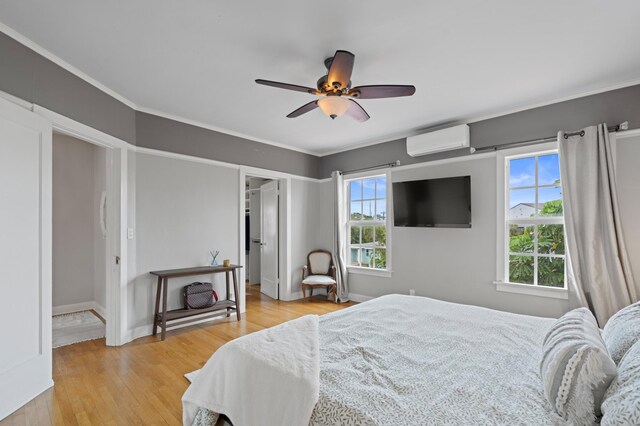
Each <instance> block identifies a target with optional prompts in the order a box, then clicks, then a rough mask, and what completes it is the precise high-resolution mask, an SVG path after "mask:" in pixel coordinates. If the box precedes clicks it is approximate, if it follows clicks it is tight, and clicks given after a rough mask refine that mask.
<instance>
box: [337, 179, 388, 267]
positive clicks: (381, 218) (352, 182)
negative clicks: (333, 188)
mask: <svg viewBox="0 0 640 426" xmlns="http://www.w3.org/2000/svg"><path fill="white" fill-rule="evenodd" d="M346 186H347V191H346V194H347V199H348V213H349V214H348V220H349V224H348V225H349V226H348V232H349V244H348V247H347V259H348V262H349V263H348V265H349V266H350V268H352V269H354V268H355V269H360V268H367V269H369V270H372V271H375V270H378V271H389V270H390V256H389V255H390V253H389V245H388V243H389V237H390V235H389V232H388V230H389V220H390V219H389V215H388V213H387V212H388V199H389V197H388V195H387V194H388V189H387V175H386V174H385V175H379V176H368V177H365V178H357V179H349V180H347V181H346Z"/></svg>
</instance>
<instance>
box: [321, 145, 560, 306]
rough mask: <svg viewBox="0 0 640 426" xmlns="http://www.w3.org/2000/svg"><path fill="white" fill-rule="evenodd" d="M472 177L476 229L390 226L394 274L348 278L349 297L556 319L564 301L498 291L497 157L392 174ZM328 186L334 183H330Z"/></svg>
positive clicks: (398, 176)
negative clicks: (401, 297) (386, 297)
mask: <svg viewBox="0 0 640 426" xmlns="http://www.w3.org/2000/svg"><path fill="white" fill-rule="evenodd" d="M459 175H471V191H472V192H471V194H472V195H471V197H472V200H471V205H472V206H473V208H472V222H473V226H472V228H469V229H464V228H462V229H458V228H400V227H393V228H392V231H391V232H392V244H391V248H392V250H391V256H392V262H393V275H392V276H391V277H390V278H387V277H375V276H371V275H362V274H355V273H350V274H349V290H350V292H351V293H356V294H362V295H366V296H380V295H383V294H389V293H401V294H409V289H415V291H416V294H417V295H418V296H427V297H433V298H436V299H441V300H447V301H451V302H456V303H465V304H472V305H479V306H485V307H489V308H493V309H499V310H503V311H509V312H515V313H520V314H529V315H537V316H547V317H558V316H560V315H562V314H564V313H565V312H566V311H567V310H568V303H567V301H565V300H559V299H550V298H545V297H538V296H530V295H521V294H514V293H504V292H498V291H496V289H495V285H494V284H493V281H494V280H495V277H496V256H497V254H496V233H497V231H496V226H497V225H496V209H497V200H496V188H497V185H496V159H495V158H479V159H475V160H469V161H460V162H455V163H448V164H435V165H428V164H425V166H424V167H418V168H413V169H408V170H398V171H392V181H394V182H395V181H403V180H416V179H429V178H438V177H447V176H459ZM328 185H330V184H328Z"/></svg>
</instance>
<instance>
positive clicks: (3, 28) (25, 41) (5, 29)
mask: <svg viewBox="0 0 640 426" xmlns="http://www.w3.org/2000/svg"><path fill="white" fill-rule="evenodd" d="M0 32H2V33H4V34H6V35H7V36H9V37H11V38H12V39H14V40H15V41H17V42H18V43H20V44H22V45H24V46H26V47H27V48H29V49H31V50H33V51H34V52H36V53H37V54H39V55H41V56H44V57H45V58H46V59H48V60H50V61H51V62H53V63H55V64H56V65H58V66H59V67H61V68H63V69H64V70H66V71H68V72H70V73H71V74H73V75H75V76H76V77H78V78H80V79H82V80H84V81H85V82H87V83H89V84H91V85H92V86H94V87H95V88H97V89H99V90H101V91H102V92H104V93H106V94H107V95H109V96H111V97H113V98H114V99H116V100H118V101H120V102H122V103H123V104H125V105H127V106H128V107H129V108H131V109H133V110H134V111H139V112H143V113H147V114H151V115H157V116H158V117H162V118H166V119H169V120H173V121H177V122H180V123H184V124H188V125H191V126H196V127H200V128H203V129H207V130H212V131H215V132H219V133H225V134H228V135H231V136H236V137H240V138H243V139H247V140H251V141H254V142H258V143H264V144H267V145H272V146H276V147H278V148H284V149H288V150H291V151H297V152H301V153H303V154H308V155H313V156H316V157H326V156H329V155H334V154H339V153H341V152H346V151H352V150H354V149H359V148H365V147H368V146H373V145H379V144H382V143H386V142H391V141H394V140H397V139H402V138H406V137H410V136H415V135H418V134H421V133H425V132H426V131H429V130H430V129H435V128H438V127H441V126H439V125H438V126H432V127H430V128H427V129H421V130H413V131H408V132H399V133H396V134H393V135H390V136H385V137H383V138H382V139H377V140H375V141H370V142H364V143H361V144H354V145H350V146H348V147H344V148H340V149H337V150H331V151H310V150H306V149H303V148H298V147H294V146H291V145H287V144H283V143H280V142H275V141H272V140H269V139H263V138H259V137H255V136H251V135H247V134H244V133H241V132H235V131H233V130H229V129H225V128H223V127H217V126H213V125H210V124H205V123H201V122H198V121H196V120H191V119H187V118H184V117H180V116H177V115H174V114H170V113H166V112H162V111H158V110H155V109H152V108H146V107H143V106H140V105H137V104H136V103H135V102H133V101H131V100H129V99H127V98H126V97H124V96H122V95H121V94H119V93H118V92H116V91H114V90H112V89H110V88H109V87H107V86H106V85H104V84H102V83H100V82H99V81H98V80H96V79H94V78H92V77H90V76H89V75H87V74H85V73H84V72H82V71H81V70H79V69H78V68H76V67H74V66H73V65H71V64H70V63H68V62H66V61H65V60H63V59H61V58H60V57H58V56H56V55H55V54H53V53H51V52H50V51H48V50H47V49H45V48H44V47H42V46H40V45H39V44H37V43H36V42H34V41H33V40H31V39H29V38H27V37H25V36H24V35H22V34H20V33H19V32H17V31H16V30H14V29H13V28H11V27H9V26H8V25H6V24H4V23H2V22H0ZM638 84H640V78H638V79H633V80H628V81H625V82H621V83H616V84H613V85H608V86H603V87H600V88H597V89H591V90H587V91H583V92H579V93H576V94H574V95H568V96H564V97H559V98H553V99H551V100H549V101H543V102H538V103H533V104H521V105H519V106H517V107H513V108H510V109H507V110H502V111H499V112H496V113H492V114H484V115H478V116H469V117H467V118H464V119H460V120H456V121H455V122H452V123H449V124H450V125H456V124H468V123H475V122H478V121H484V120H489V119H492V118H496V117H501V116H504V115H509V114H514V113H517V112H522V111H526V110H529V109H535V108H539V107H543V106H548V105H552V104H556V103H560V102H565V101H570V100H573V99H578V98H583V97H586V96H591V95H597V94H599V93H604V92H609V91H612V90H617V89H623V88H625V87H630V86H635V85H638Z"/></svg>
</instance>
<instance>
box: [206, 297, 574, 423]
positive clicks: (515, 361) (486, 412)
mask: <svg viewBox="0 0 640 426" xmlns="http://www.w3.org/2000/svg"><path fill="white" fill-rule="evenodd" d="M553 322H554V320H552V319H546V318H538V317H531V316H524V315H516V314H510V313H505V312H499V311H494V310H491V309H485V308H480V307H475V306H467V305H460V304H455V303H447V302H442V301H438V300H433V299H428V298H424V297H415V296H414V297H411V296H401V295H390V296H383V297H380V298H377V299H374V300H372V301H369V302H366V303H362V304H359V305H356V306H354V307H351V308H348V309H344V310H341V311H338V312H334V313H331V314H327V315H323V316H322V317H321V318H320V323H319V326H320V328H319V332H320V334H319V336H320V392H319V398H318V401H317V404H316V406H315V408H314V409H313V413H312V415H311V418H310V421H309V423H310V424H311V425H314V426H315V425H384V426H388V425H509V426H511V425H560V424H563V421H562V419H561V418H560V417H559V416H557V415H556V414H555V413H554V412H553V409H552V407H551V405H550V404H549V402H548V401H547V400H546V398H545V396H544V391H543V385H542V381H541V379H540V373H539V370H540V368H539V365H540V360H541V357H542V340H543V338H544V335H545V333H546V331H547V330H548V329H549V328H550V327H551V325H552V324H553ZM284 408H286V405H285V406H282V407H280V406H278V407H272V410H275V411H277V410H280V409H284ZM222 412H224V411H222ZM207 413H209V412H208V411H207V410H201V411H200V413H199V414H200V418H201V420H202V421H201V422H196V424H199V425H204V424H207V422H206V421H205V419H207V418H210V417H208V416H207ZM209 414H210V413H209ZM232 421H233V419H232ZM263 424H265V425H267V424H269V425H277V424H290V423H287V422H284V423H282V422H281V423H270V422H264V423H263Z"/></svg>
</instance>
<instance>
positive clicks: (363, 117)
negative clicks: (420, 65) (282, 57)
mask: <svg viewBox="0 0 640 426" xmlns="http://www.w3.org/2000/svg"><path fill="white" fill-rule="evenodd" d="M354 60H355V55H354V54H353V53H351V52H347V51H346V50H337V51H336V53H335V55H333V57H331V58H327V59H325V60H324V65H325V66H326V67H327V70H328V71H327V75H324V76H322V77H320V78H319V79H318V83H317V87H318V88H317V89H312V88H310V87H305V86H298V85H296V84H288V83H279V82H277V81H269V80H262V79H258V80H256V83H258V84H264V85H265V86H272V87H277V88H279V89H287V90H295V91H296V92H306V93H309V94H311V95H318V96H320V99H316V100H315V101H311V102H309V103H308V104H305V105H303V106H301V107H300V108H298V109H296V110H295V111H293V112H292V113H290V114H289V115H287V117H288V118H295V117H300V116H301V115H302V114H305V113H307V112H309V111H313V110H314V109H316V108H318V107H319V108H320V109H321V110H322V112H324V113H325V114H326V115H327V116H329V117H331V118H332V119H336V118H337V117H340V116H341V115H343V114H346V115H348V116H350V117H351V118H353V119H355V120H357V121H360V122H362V121H367V120H368V119H369V114H367V111H365V110H364V108H362V107H361V106H360V104H358V103H357V102H356V101H354V100H353V98H356V99H379V98H396V97H400V96H411V95H413V94H414V93H415V92H416V88H415V87H414V86H409V85H396V84H384V85H382V84H380V85H373V86H357V87H353V88H352V87H351V72H352V71H353V63H354Z"/></svg>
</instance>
